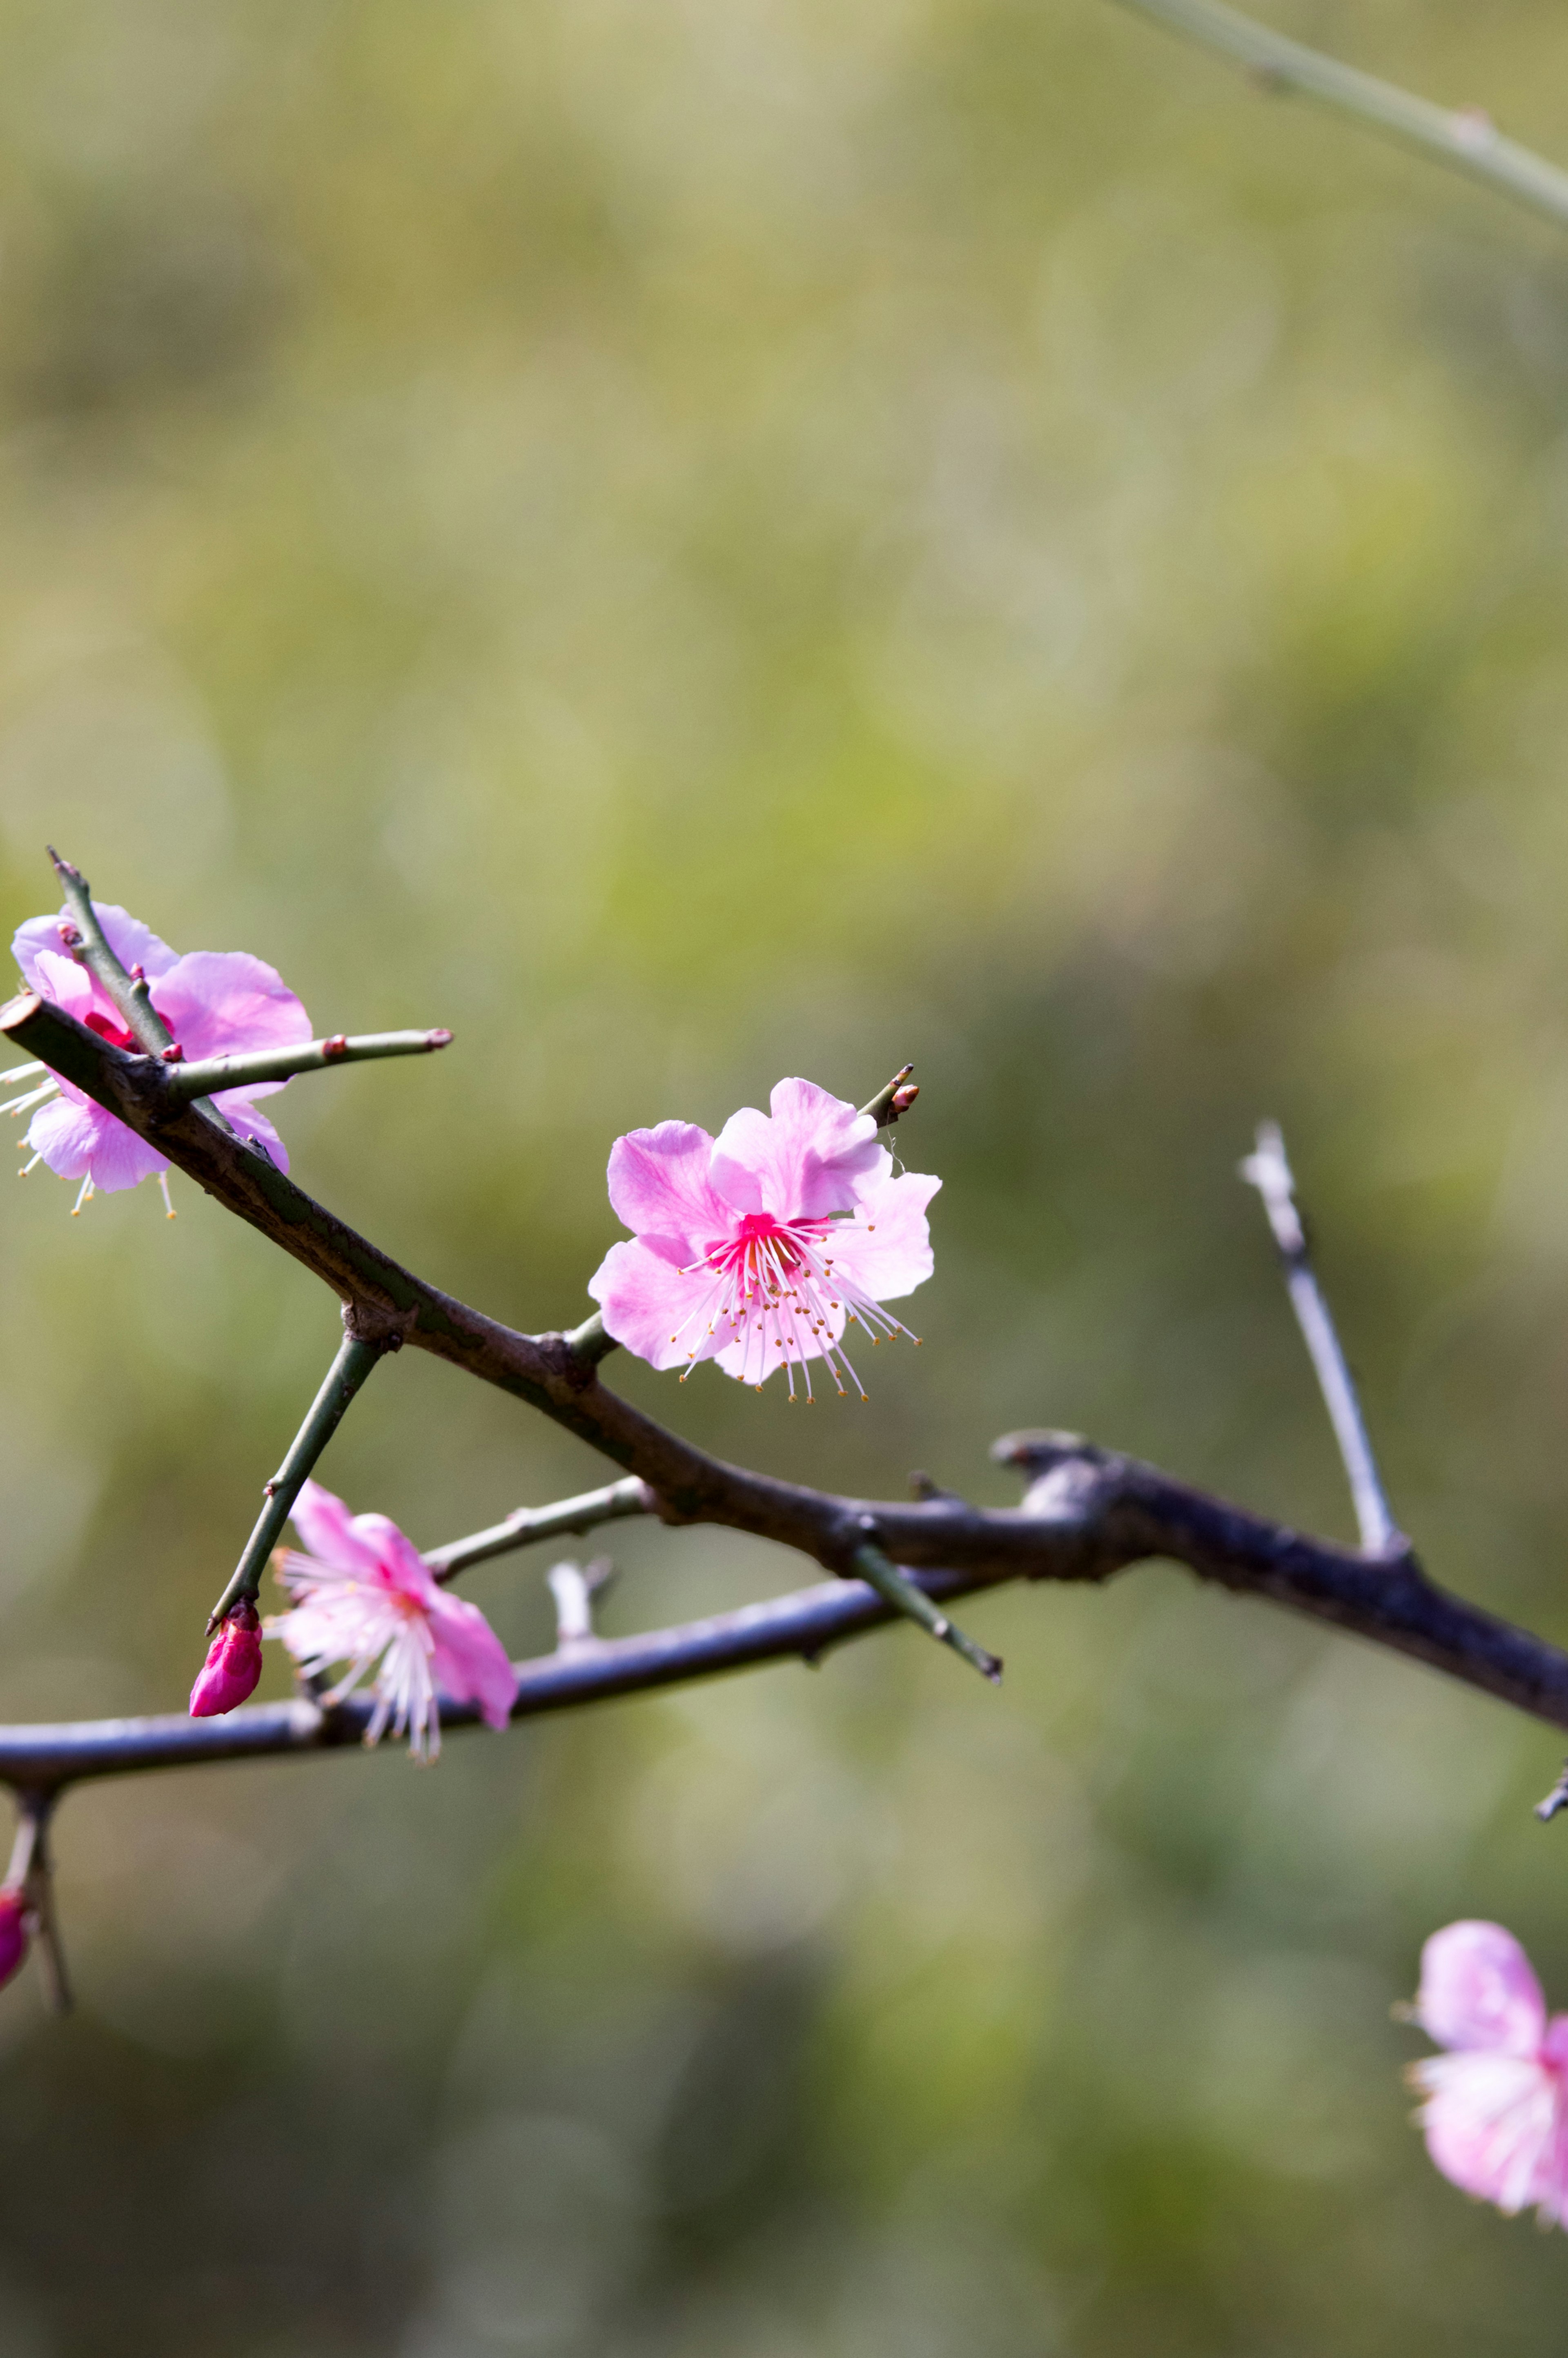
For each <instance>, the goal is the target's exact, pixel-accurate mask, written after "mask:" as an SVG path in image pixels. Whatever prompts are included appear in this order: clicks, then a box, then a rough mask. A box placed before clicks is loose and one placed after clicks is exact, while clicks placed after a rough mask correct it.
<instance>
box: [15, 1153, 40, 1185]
mask: <svg viewBox="0 0 1568 2358" xmlns="http://www.w3.org/2000/svg"><path fill="white" fill-rule="evenodd" d="M43 1159H44V1154H43V1149H42V1147H40V1148H39V1149H38V1152H37V1153H36V1154H35V1155H34V1157H33V1159H32V1161H31V1162H30V1163H23V1165H22V1167H21V1169H20V1170H19V1171H18V1172H17V1174H16V1176H17V1178H18V1179H25V1178H26V1177H27V1174H28V1172H29V1171H36V1170H37V1169H38V1165H39V1163H41V1162H42V1161H43Z"/></svg>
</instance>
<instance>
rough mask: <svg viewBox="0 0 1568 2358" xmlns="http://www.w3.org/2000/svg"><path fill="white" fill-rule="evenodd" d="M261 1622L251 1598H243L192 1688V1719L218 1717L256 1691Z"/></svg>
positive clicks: (219, 1636) (231, 1615)
mask: <svg viewBox="0 0 1568 2358" xmlns="http://www.w3.org/2000/svg"><path fill="white" fill-rule="evenodd" d="M261 1667H262V1639H261V1622H260V1620H259V1618H258V1617H257V1614H256V1608H255V1606H254V1605H253V1604H252V1603H251V1602H250V1599H249V1598H248V1597H242V1598H241V1600H240V1602H239V1604H238V1605H236V1606H235V1607H234V1609H233V1611H232V1613H231V1614H230V1616H229V1617H228V1619H227V1620H226V1621H225V1622H224V1623H223V1626H222V1628H221V1629H220V1630H219V1632H218V1634H217V1636H216V1637H215V1638H214V1639H213V1640H212V1643H211V1645H210V1646H209V1647H208V1649H207V1660H206V1661H205V1662H204V1663H203V1664H202V1666H201V1671H200V1676H199V1677H198V1679H197V1682H196V1684H195V1685H194V1686H193V1687H192V1688H191V1690H190V1716H191V1718H192V1719H217V1718H219V1717H221V1716H222V1714H223V1713H224V1712H226V1711H232V1710H233V1708H234V1705H235V1704H240V1703H243V1702H244V1700H245V1697H246V1696H247V1695H249V1694H252V1693H254V1691H255V1683H256V1681H257V1680H258V1679H259V1678H260V1676H261Z"/></svg>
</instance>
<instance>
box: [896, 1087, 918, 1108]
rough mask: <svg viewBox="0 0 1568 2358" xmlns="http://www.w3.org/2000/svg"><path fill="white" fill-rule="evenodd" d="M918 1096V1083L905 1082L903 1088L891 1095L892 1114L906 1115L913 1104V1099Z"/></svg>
mask: <svg viewBox="0 0 1568 2358" xmlns="http://www.w3.org/2000/svg"><path fill="white" fill-rule="evenodd" d="M919 1095H920V1083H919V1082H918V1081H905V1083H904V1085H903V1088H901V1089H894V1091H893V1093H892V1110H893V1112H894V1113H895V1114H899V1113H907V1112H908V1111H909V1109H910V1107H911V1106H912V1105H913V1104H914V1100H915V1098H917V1097H918V1096H919Z"/></svg>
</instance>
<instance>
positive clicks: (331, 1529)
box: [288, 1481, 381, 1580]
mask: <svg viewBox="0 0 1568 2358" xmlns="http://www.w3.org/2000/svg"><path fill="white" fill-rule="evenodd" d="M288 1518H289V1520H290V1522H292V1524H293V1525H294V1528H295V1530H296V1531H297V1532H298V1534H299V1536H300V1538H301V1540H303V1541H304V1542H305V1552H306V1553H307V1554H308V1555H313V1556H314V1557H315V1558H316V1559H317V1561H318V1562H319V1563H324V1564H330V1566H331V1568H332V1569H333V1570H334V1571H335V1572H348V1573H353V1574H356V1575H357V1576H358V1577H359V1578H360V1579H368V1580H374V1579H376V1578H377V1576H378V1574H379V1573H380V1570H381V1558H380V1556H379V1555H378V1554H377V1552H376V1551H375V1549H374V1547H373V1545H371V1544H370V1543H369V1542H368V1541H366V1540H365V1538H364V1537H363V1536H362V1532H361V1531H360V1528H359V1520H358V1519H357V1518H356V1517H354V1516H352V1515H351V1514H350V1512H349V1510H348V1509H347V1507H345V1506H344V1504H343V1502H342V1500H341V1498H334V1497H333V1496H332V1493H331V1492H330V1490H324V1489H323V1488H322V1487H321V1485H320V1483H319V1482H311V1481H306V1482H304V1483H302V1484H301V1486H300V1490H299V1496H298V1498H296V1500H295V1501H294V1504H293V1506H292V1507H291V1508H290V1509H289V1510H288Z"/></svg>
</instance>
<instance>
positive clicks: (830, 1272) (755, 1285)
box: [670, 1212, 920, 1401]
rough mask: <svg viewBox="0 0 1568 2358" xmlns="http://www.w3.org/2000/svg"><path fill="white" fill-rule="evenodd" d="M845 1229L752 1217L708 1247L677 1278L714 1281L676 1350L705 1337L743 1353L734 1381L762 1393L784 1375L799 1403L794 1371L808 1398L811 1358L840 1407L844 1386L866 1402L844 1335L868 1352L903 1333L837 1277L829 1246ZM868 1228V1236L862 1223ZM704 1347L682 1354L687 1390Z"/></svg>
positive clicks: (676, 1337) (675, 1338) (829, 1223)
mask: <svg viewBox="0 0 1568 2358" xmlns="http://www.w3.org/2000/svg"><path fill="white" fill-rule="evenodd" d="M842 1225H844V1224H843V1223H841V1222H839V1221H838V1220H835V1219H815V1220H775V1219H774V1218H773V1216H772V1214H771V1213H768V1212H748V1213H747V1214H746V1216H745V1217H744V1218H743V1219H742V1220H741V1224H740V1227H739V1228H738V1230H737V1232H736V1234H735V1235H734V1236H733V1237H727V1238H722V1239H721V1240H720V1241H719V1242H718V1243H716V1244H711V1245H709V1247H708V1250H707V1252H706V1253H705V1254H704V1255H703V1257H702V1259H701V1260H695V1261H693V1262H692V1263H691V1264H690V1265H689V1267H687V1268H686V1269H683V1270H682V1271H681V1275H682V1276H683V1277H696V1276H697V1275H699V1274H707V1275H709V1276H711V1278H712V1280H713V1282H712V1284H711V1286H710V1287H709V1288H708V1292H707V1293H705V1294H704V1295H703V1296H702V1298H701V1300H700V1301H699V1302H698V1303H697V1305H696V1307H695V1308H694V1309H693V1310H692V1311H691V1312H690V1313H689V1314H687V1318H686V1319H685V1321H684V1323H683V1324H682V1325H680V1326H679V1327H678V1328H677V1329H676V1333H675V1334H673V1335H672V1336H670V1340H671V1342H672V1343H678V1342H680V1341H681V1340H682V1339H683V1338H684V1337H689V1336H690V1335H691V1333H692V1330H693V1329H694V1327H695V1328H698V1329H702V1328H706V1336H704V1338H703V1339H706V1338H707V1337H712V1338H713V1340H714V1341H715V1342H716V1343H717V1344H718V1346H719V1348H720V1349H721V1350H722V1349H727V1348H729V1347H730V1346H731V1345H733V1344H737V1343H738V1344H739V1345H740V1346H741V1365H740V1367H739V1368H737V1370H736V1373H737V1375H738V1376H739V1377H740V1379H741V1381H742V1382H743V1383H751V1384H753V1385H754V1386H755V1388H756V1390H758V1391H761V1390H762V1383H763V1380H764V1379H765V1378H767V1377H768V1376H770V1375H771V1374H772V1373H773V1369H774V1368H780V1367H782V1368H784V1374H785V1377H786V1379H787V1380H788V1383H789V1397H790V1399H791V1400H792V1401H793V1400H794V1399H795V1368H797V1367H798V1368H800V1372H801V1378H802V1381H803V1384H804V1388H805V1392H806V1400H807V1401H810V1400H811V1399H812V1398H813V1397H814V1395H813V1392H812V1389H811V1365H810V1362H811V1358H812V1357H814V1356H817V1357H821V1358H822V1359H823V1360H824V1361H825V1362H826V1364H827V1371H828V1373H829V1375H830V1376H831V1377H832V1379H833V1382H834V1386H835V1389H836V1390H837V1391H838V1397H839V1398H840V1400H844V1399H847V1398H848V1397H849V1394H848V1391H847V1390H846V1387H845V1383H844V1378H845V1377H846V1376H848V1378H849V1382H850V1384H852V1385H853V1387H854V1389H855V1390H856V1391H857V1392H858V1393H859V1394H860V1398H861V1399H862V1400H864V1399H865V1398H866V1397H867V1393H866V1388H865V1386H864V1384H862V1383H861V1381H860V1377H859V1376H858V1375H857V1374H856V1372H855V1369H854V1367H853V1365H852V1363H851V1361H850V1359H849V1354H848V1352H847V1351H846V1350H845V1348H844V1346H843V1341H842V1336H843V1333H844V1329H845V1327H846V1326H847V1325H858V1326H859V1327H860V1331H861V1333H862V1334H864V1335H865V1336H867V1337H868V1338H869V1339H870V1341H871V1344H872V1346H873V1347H875V1346H876V1345H877V1344H879V1343H881V1342H882V1341H883V1340H884V1339H886V1338H887V1337H889V1336H894V1335H904V1336H908V1338H909V1340H910V1341H911V1342H912V1343H918V1342H919V1340H920V1337H919V1336H918V1335H911V1334H910V1332H909V1329H908V1327H907V1326H904V1325H901V1324H900V1323H899V1321H898V1320H897V1319H896V1318H893V1317H891V1316H890V1315H889V1314H888V1313H887V1312H886V1311H885V1310H884V1309H883V1308H882V1307H881V1303H876V1302H873V1301H871V1298H870V1296H869V1295H867V1294H864V1293H861V1292H860V1289H859V1288H858V1287H857V1286H855V1285H853V1284H852V1283H849V1282H847V1281H846V1280H845V1279H844V1278H843V1277H842V1276H836V1275H835V1274H834V1261H833V1256H832V1252H831V1249H830V1248H831V1245H832V1240H833V1237H834V1234H835V1231H836V1230H837V1229H838V1228H840V1227H841V1226H842ZM866 1226H867V1229H868V1231H870V1230H871V1228H874V1226H875V1223H874V1222H873V1221H868V1222H867V1224H866ZM700 1347H701V1346H700V1342H699V1343H698V1344H697V1345H694V1346H692V1347H689V1348H688V1349H687V1366H686V1367H685V1368H682V1370H681V1381H682V1383H683V1384H684V1383H685V1381H686V1379H687V1376H688V1375H689V1374H690V1372H691V1368H692V1365H693V1364H694V1363H695V1361H696V1359H697V1351H698V1349H699V1348H700Z"/></svg>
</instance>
